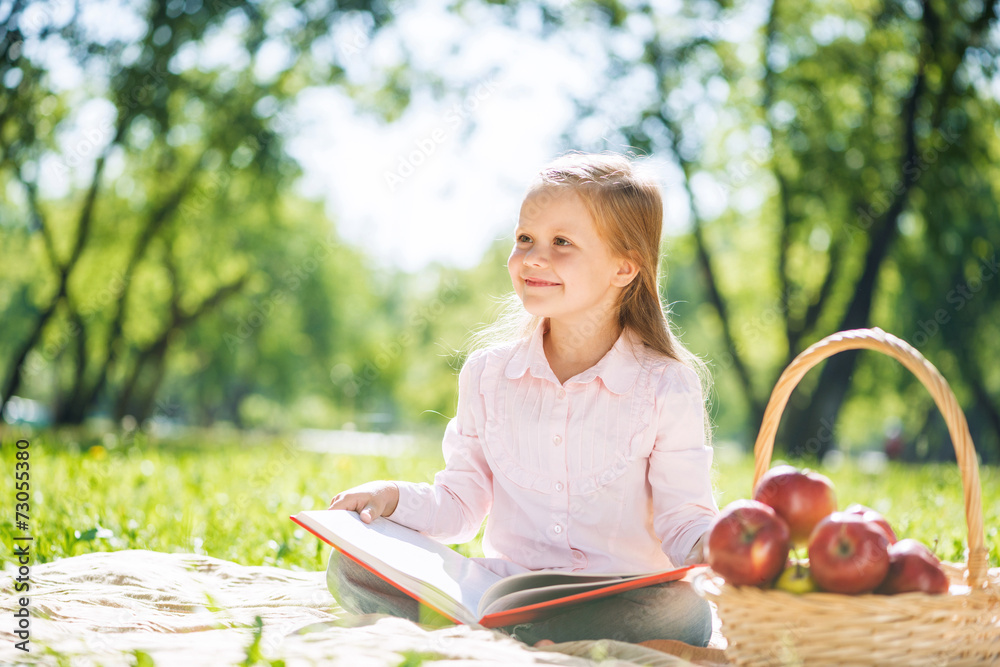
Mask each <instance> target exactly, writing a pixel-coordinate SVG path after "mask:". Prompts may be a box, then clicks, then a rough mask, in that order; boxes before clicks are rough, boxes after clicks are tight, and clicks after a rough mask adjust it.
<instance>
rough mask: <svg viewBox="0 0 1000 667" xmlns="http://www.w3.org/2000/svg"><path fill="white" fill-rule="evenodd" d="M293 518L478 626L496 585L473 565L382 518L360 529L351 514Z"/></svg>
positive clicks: (326, 513) (303, 514)
mask: <svg viewBox="0 0 1000 667" xmlns="http://www.w3.org/2000/svg"><path fill="white" fill-rule="evenodd" d="M295 518H296V519H299V520H300V521H302V523H303V524H305V525H307V526H308V527H310V528H311V529H313V530H315V531H316V532H317V533H318V534H320V535H322V536H323V537H325V538H326V539H328V540H329V541H330V542H331V543H333V544H334V545H336V546H337V547H339V548H340V549H342V550H343V551H346V552H347V553H349V554H351V555H352V556H354V557H355V558H357V559H358V560H360V561H362V562H364V563H366V564H368V565H371V566H372V567H373V568H374V569H376V570H378V571H380V572H383V573H385V574H386V576H387V577H388V578H389V579H392V580H393V581H395V582H396V583H397V584H399V585H400V586H402V587H403V588H405V589H407V590H409V591H411V592H413V593H415V594H416V595H418V596H420V597H423V598H425V599H426V600H427V602H429V603H431V605H432V606H437V607H438V608H439V609H440V610H441V611H443V612H445V613H448V614H452V613H454V616H455V618H456V619H457V620H459V621H462V622H463V623H475V622H476V621H478V619H479V617H478V615H477V614H476V611H477V609H478V608H479V600H480V599H481V598H482V596H483V593H485V592H486V589H488V588H489V587H490V586H492V585H493V584H495V583H496V582H498V581H500V576H499V575H497V574H495V573H493V572H491V571H490V570H488V569H487V568H485V567H483V566H482V565H480V564H479V563H477V562H476V561H473V560H470V559H468V558H466V557H465V556H463V555H462V554H460V553H458V552H457V551H454V550H452V549H449V548H448V547H447V546H445V545H444V544H441V543H440V542H438V541H437V540H434V539H431V538H430V537H427V536H426V535H422V534H420V533H418V532H416V531H415V530H412V529H410V528H407V527H406V526H401V525H399V524H397V523H394V522H392V521H389V520H388V519H386V518H384V517H379V518H377V519H375V520H374V521H372V522H371V523H370V524H365V523H364V522H362V521H361V518H360V517H359V516H358V515H357V513H356V512H350V511H347V510H311V511H305V512H299V513H298V514H296V515H295ZM456 603H457V604H458V605H460V606H461V608H458V607H456Z"/></svg>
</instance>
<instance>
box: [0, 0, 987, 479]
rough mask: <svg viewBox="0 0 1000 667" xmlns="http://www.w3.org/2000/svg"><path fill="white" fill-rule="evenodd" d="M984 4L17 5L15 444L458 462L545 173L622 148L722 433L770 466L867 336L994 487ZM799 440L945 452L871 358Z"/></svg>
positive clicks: (841, 381)
mask: <svg viewBox="0 0 1000 667" xmlns="http://www.w3.org/2000/svg"><path fill="white" fill-rule="evenodd" d="M998 8H1000V4H997V3H992V2H990V1H989V0H985V1H984V0H967V1H963V2H959V3H957V4H954V3H945V2H942V1H939V0H937V1H931V0H925V1H923V2H921V1H919V0H884V1H877V0H876V1H871V0H850V1H847V2H844V1H825V0H820V1H817V2H812V3H787V2H783V1H781V0H772V2H761V1H758V0H745V1H739V0H737V1H733V2H713V1H702V2H684V3H682V2H679V1H674V0H654V1H652V2H649V1H646V0H625V1H619V0H601V1H599V2H574V1H571V0H552V1H528V0H510V1H504V0H448V1H441V0H412V1H401V2H386V1H384V0H374V1H369V0H346V1H343V2H332V1H329V0H308V1H302V2H291V1H287V2H278V1H269V0H262V1H259V2H247V3H244V2H238V1H236V0H181V1H175V0H171V1H169V2H165V3H164V2H114V1H101V0H78V1H74V2H71V1H70V0H53V1H48V2H47V1H44V0H39V1H35V2H22V1H18V0H14V1H11V0H0V318H2V320H0V321H2V328H0V410H2V416H3V420H4V421H6V422H7V423H8V424H20V425H21V427H24V428H49V427H57V428H87V429H94V430H97V431H100V430H102V429H106V430H110V431H115V432H118V431H122V430H123V431H126V432H148V433H158V434H170V433H174V432H183V431H184V430H185V429H192V428H203V427H209V426H212V427H215V428H227V429H230V430H232V429H246V430H254V431H262V432H265V433H296V434H298V438H299V440H300V442H303V443H306V444H308V443H310V442H316V443H319V444H322V443H326V445H331V443H334V444H335V443H336V442H341V441H344V440H345V439H346V440H350V442H352V443H361V444H360V445H356V446H361V447H373V448H375V447H390V450H386V451H391V447H392V446H395V445H397V444H400V443H401V444H400V446H405V443H406V442H407V438H409V437H411V436H414V434H416V435H421V437H422V436H427V437H431V438H435V437H436V438H438V439H439V438H440V435H441V433H442V432H443V429H444V426H445V424H446V422H447V419H448V417H449V416H451V415H453V414H454V410H455V402H456V398H457V394H456V392H457V371H458V369H459V368H460V366H461V364H462V362H463V360H464V358H465V355H466V354H467V348H466V345H467V340H468V335H469V333H470V332H471V331H473V330H474V329H476V328H477V327H478V326H481V325H482V324H483V323H485V322H488V321H489V320H490V318H491V317H492V316H493V315H494V314H495V313H496V312H497V301H498V299H499V298H500V297H502V296H503V295H505V294H506V293H508V292H509V291H510V284H509V278H508V276H507V272H506V267H505V260H506V256H507V254H508V252H509V249H510V245H511V241H512V239H511V232H512V229H513V225H514V221H515V219H516V216H517V209H518V205H519V202H520V198H521V196H522V194H523V191H524V187H525V184H526V183H527V181H528V179H529V178H530V177H531V175H532V174H533V172H534V171H535V170H536V169H537V168H538V167H539V166H540V165H541V164H543V163H544V162H546V161H548V160H549V159H551V158H552V157H554V156H556V155H558V154H559V153H560V152H562V151H565V150H568V149H580V150H594V151H601V150H613V151H621V152H631V153H633V154H635V155H637V156H639V157H640V158H641V161H642V162H643V163H644V166H645V168H647V169H649V170H652V171H653V172H654V173H655V174H656V176H657V178H658V179H659V181H660V182H661V184H662V187H663V192H664V197H665V201H666V204H667V206H666V220H665V236H664V249H663V261H664V271H665V279H664V281H663V283H662V293H663V299H664V301H665V302H666V303H669V304H671V310H672V315H673V322H674V325H675V326H676V328H677V330H678V333H679V334H680V336H681V338H682V340H683V341H684V343H685V344H686V345H687V346H688V347H690V348H691V349H692V350H693V351H695V352H696V353H697V354H699V355H700V356H702V357H703V358H704V359H705V360H706V361H707V362H708V363H709V364H710V368H711V370H712V373H713V376H714V381H715V388H714V394H713V396H712V408H711V412H712V418H713V420H714V423H715V425H716V438H717V441H718V442H719V443H726V444H730V445H731V446H733V447H734V448H744V449H746V448H749V447H750V446H752V443H753V440H754V438H755V436H756V433H757V429H758V427H759V425H760V418H761V414H762V412H763V407H764V405H765V404H766V402H767V398H768V395H769V393H770V390H771V387H772V386H773V385H774V382H775V380H776V379H777V377H778V375H779V374H780V373H781V371H782V370H783V369H784V367H785V366H786V365H787V364H788V363H789V361H790V360H791V359H792V358H793V357H794V356H795V355H796V354H797V353H799V352H800V351H802V350H803V349H805V348H806V347H808V346H809V345H810V344H812V343H814V342H815V341H817V340H819V339H820V338H822V337H823V336H825V335H828V334H830V333H833V332H836V331H839V330H844V329H853V328H858V327H870V326H878V327H881V328H883V329H885V330H886V331H889V332H891V333H894V334H896V335H898V336H900V337H901V338H903V339H905V340H907V341H908V342H910V343H911V344H912V345H914V346H915V347H916V348H917V349H919V350H920V351H921V352H922V353H923V354H924V356H926V357H927V358H928V359H929V360H930V361H931V362H932V363H933V364H934V365H935V366H937V367H938V369H940V371H941V372H942V373H943V375H944V376H945V377H946V379H947V380H948V381H949V383H950V384H951V386H952V388H953V389H954V391H955V393H956V395H957V396H958V399H959V401H960V403H961V404H962V406H963V408H964V410H965V413H966V415H967V417H968V420H969V423H970V427H971V430H972V435H973V440H974V441H975V442H976V444H977V448H978V449H979V451H980V454H981V457H982V459H983V460H984V461H987V462H997V461H998V460H1000V364H998V363H997V361H996V360H997V358H998V356H1000V300H998V298H997V297H998V286H1000V279H998V277H997V273H998V266H997V262H998V258H997V249H998V246H1000V211H998V204H997V202H998V194H1000V103H998V100H1000V75H998V63H1000V28H998V20H997V11H998ZM351 434H357V435H351ZM361 434H367V435H366V436H365V437H362V436H361ZM779 447H783V448H784V449H786V450H787V451H788V453H790V454H794V455H819V456H823V455H825V454H827V453H828V452H829V451H830V450H834V449H839V450H844V451H848V452H865V451H869V452H880V453H883V454H885V455H887V456H889V457H890V458H901V459H904V460H925V459H947V458H949V457H952V456H953V454H952V452H951V445H950V441H949V437H948V433H947V429H946V428H945V426H944V423H943V420H942V419H941V417H940V415H939V413H938V412H937V410H936V408H935V406H934V404H933V401H932V399H931V397H930V395H929V394H928V393H927V391H926V390H925V389H924V388H923V387H922V386H921V385H920V384H919V383H918V382H917V381H916V380H914V379H913V378H912V376H911V375H910V374H909V373H908V372H907V371H905V369H903V367H902V366H900V365H899V364H898V363H897V362H895V361H893V360H891V359H889V358H887V357H880V356H878V355H876V354H875V353H867V352H866V353H844V354H840V355H837V356H836V357H834V358H833V359H831V360H830V361H829V362H827V363H826V364H825V365H823V366H822V367H821V368H819V369H816V370H814V371H812V372H811V373H810V374H809V375H807V376H806V378H805V379H804V380H803V382H802V384H801V385H800V387H799V389H798V390H796V393H795V394H794V396H793V398H792V400H791V402H790V403H789V406H788V408H787V409H786V411H785V416H784V421H783V427H782V431H781V433H780V435H779Z"/></svg>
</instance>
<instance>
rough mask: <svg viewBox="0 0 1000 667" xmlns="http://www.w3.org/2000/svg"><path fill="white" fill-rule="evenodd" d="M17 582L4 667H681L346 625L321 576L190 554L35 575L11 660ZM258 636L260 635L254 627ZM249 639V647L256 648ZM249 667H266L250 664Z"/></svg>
mask: <svg viewBox="0 0 1000 667" xmlns="http://www.w3.org/2000/svg"><path fill="white" fill-rule="evenodd" d="M14 576H15V571H14V569H13V566H12V565H10V564H8V565H7V569H6V570H5V571H4V572H3V574H2V575H0V598H2V599H3V609H4V614H3V617H4V620H3V621H0V663H2V664H11V663H14V664H18V663H26V664H38V665H66V664H69V665H109V666H116V665H136V664H139V665H142V664H149V663H148V662H144V661H143V660H142V658H143V655H142V654H147V655H148V656H149V657H151V658H152V660H153V662H154V663H155V664H156V665H174V664H182V665H185V667H188V666H191V665H234V664H249V663H248V656H249V657H250V658H251V662H252V661H253V660H261V659H263V660H264V661H271V660H277V659H280V660H284V661H285V664H286V665H289V666H292V665H319V664H322V665H345V666H349V667H366V666H368V665H372V666H378V667H382V666H387V665H392V666H396V665H399V664H401V663H402V662H403V661H404V660H405V659H407V658H408V657H414V659H415V658H416V657H421V658H423V660H424V661H423V662H422V663H421V662H420V661H419V660H416V659H415V661H414V663H413V664H424V665H430V664H438V661H441V662H447V663H448V665H449V666H457V665H462V666H463V667H466V666H470V667H471V666H473V665H521V664H542V665H566V666H572V667H589V666H591V665H597V664H598V662H599V663H600V665H601V667H616V666H620V667H624V666H626V665H628V666H632V665H636V664H640V665H651V666H653V667H666V666H673V665H687V664H690V663H687V662H685V661H683V660H681V659H679V658H676V657H674V656H671V655H668V654H666V653H662V652H660V651H655V650H652V649H649V648H646V647H643V646H636V645H633V644H624V643H621V642H610V641H601V642H572V643H568V644H559V645H556V646H555V647H549V648H548V649H533V648H529V647H527V646H525V645H524V644H522V643H520V642H517V641H515V640H513V639H510V638H509V637H506V636H504V635H503V634H501V633H498V632H494V631H492V630H488V629H485V628H482V627H478V626H453V627H447V628H439V629H429V628H425V627H423V626H420V625H417V624H415V623H411V622H409V621H404V620H402V619H397V618H389V617H384V616H352V615H349V614H347V613H346V612H345V611H344V610H343V609H341V608H340V607H339V606H338V605H337V603H336V601H335V600H334V599H333V597H331V595H330V593H329V591H328V590H327V588H326V582H325V572H300V571H290V570H284V569H280V568H276V567H249V566H245V565H239V564H237V563H232V562H229V561H224V560H219V559H217V558H211V557H208V556H203V555H197V554H166V553H158V552H154V551H141V550H132V551H116V552H106V553H92V554H86V555H83V556H77V557H74V558H66V559H62V560H59V561H56V562H53V563H45V564H40V565H33V566H32V568H31V575H30V576H31V590H30V591H29V597H30V611H31V614H32V616H31V625H30V633H31V634H30V643H29V644H28V647H29V648H30V652H29V653H25V652H23V651H20V650H18V649H17V648H15V643H16V642H19V641H21V639H20V638H18V637H16V636H15V635H14V634H13V631H14V630H15V627H14V623H15V619H14V618H13V617H12V615H11V610H15V609H17V606H18V598H20V597H22V596H24V595H25V594H24V593H16V592H15V590H14V583H15V582H14ZM257 617H259V618H260V619H261V621H262V623H263V625H262V626H261V627H260V628H259V629H256V630H255V622H256V618H257ZM255 633H256V635H257V636H256V639H255ZM255 664H267V663H266V662H256V663H255Z"/></svg>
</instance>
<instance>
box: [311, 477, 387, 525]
mask: <svg viewBox="0 0 1000 667" xmlns="http://www.w3.org/2000/svg"><path fill="white" fill-rule="evenodd" d="M398 503H399V488H398V487H397V486H396V483H395V482H386V481H377V482H367V483H365V484H362V485H361V486H356V487H354V488H353V489H348V490H347V491H341V492H340V493H338V494H337V495H335V496H334V497H333V500H331V501H330V506H329V507H328V508H327V509H331V510H351V511H352V512H357V513H358V515H359V516H360V517H361V520H362V521H363V522H364V523H371V522H372V521H374V520H375V517H379V516H389V515H390V514H392V513H393V512H394V511H396V505H397V504H398Z"/></svg>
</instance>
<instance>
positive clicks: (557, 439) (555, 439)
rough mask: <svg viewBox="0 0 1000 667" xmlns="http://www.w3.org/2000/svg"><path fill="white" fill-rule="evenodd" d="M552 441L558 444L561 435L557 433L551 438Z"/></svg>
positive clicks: (560, 440)
mask: <svg viewBox="0 0 1000 667" xmlns="http://www.w3.org/2000/svg"><path fill="white" fill-rule="evenodd" d="M552 442H554V443H556V444H557V445H558V444H559V443H560V442H562V436H561V435H557V436H556V437H554V438H552Z"/></svg>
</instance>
